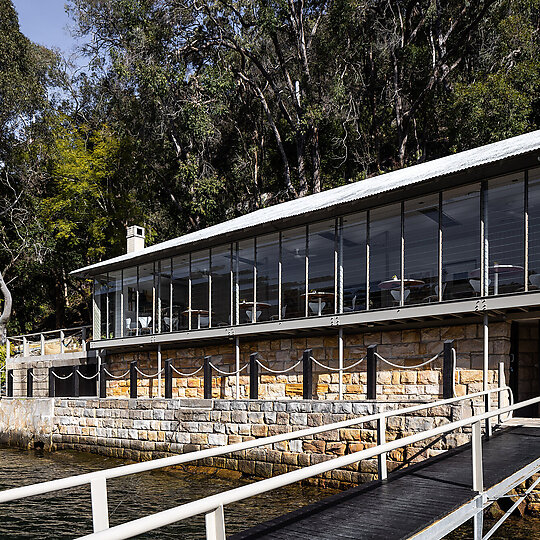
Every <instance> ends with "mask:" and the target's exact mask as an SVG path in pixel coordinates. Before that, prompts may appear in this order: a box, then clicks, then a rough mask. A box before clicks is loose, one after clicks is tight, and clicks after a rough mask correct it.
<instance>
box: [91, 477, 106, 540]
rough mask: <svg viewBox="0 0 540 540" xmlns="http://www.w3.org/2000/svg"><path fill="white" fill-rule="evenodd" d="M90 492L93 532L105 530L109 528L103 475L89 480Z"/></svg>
mask: <svg viewBox="0 0 540 540" xmlns="http://www.w3.org/2000/svg"><path fill="white" fill-rule="evenodd" d="M90 492H91V497H92V524H93V527H94V532H95V533H97V532H101V531H105V530H107V529H108V528H109V507H108V505H107V480H106V479H105V478H103V477H101V478H94V479H93V480H92V481H91V482H90Z"/></svg>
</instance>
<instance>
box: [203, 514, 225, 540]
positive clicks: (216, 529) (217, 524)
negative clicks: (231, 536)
mask: <svg viewBox="0 0 540 540" xmlns="http://www.w3.org/2000/svg"><path fill="white" fill-rule="evenodd" d="M204 521H205V523H206V540H225V538H226V537H225V516H224V514H223V506H218V507H217V508H216V509H215V510H214V511H213V512H209V513H208V514H205V516H204Z"/></svg>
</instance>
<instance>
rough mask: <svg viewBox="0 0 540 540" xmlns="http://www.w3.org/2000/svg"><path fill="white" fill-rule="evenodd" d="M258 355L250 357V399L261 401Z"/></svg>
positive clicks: (254, 354) (253, 354)
mask: <svg viewBox="0 0 540 540" xmlns="http://www.w3.org/2000/svg"><path fill="white" fill-rule="evenodd" d="M257 355H258V353H256V352H255V353H251V354H250V355H249V399H259V364H257Z"/></svg>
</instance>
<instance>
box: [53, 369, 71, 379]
mask: <svg viewBox="0 0 540 540" xmlns="http://www.w3.org/2000/svg"><path fill="white" fill-rule="evenodd" d="M51 373H52V375H53V377H56V378H57V379H60V380H61V381H65V380H67V379H69V378H70V377H71V376H72V375H73V371H72V372H71V373H70V374H69V375H66V376H65V377H62V376H61V375H57V374H56V373H55V372H54V371H51Z"/></svg>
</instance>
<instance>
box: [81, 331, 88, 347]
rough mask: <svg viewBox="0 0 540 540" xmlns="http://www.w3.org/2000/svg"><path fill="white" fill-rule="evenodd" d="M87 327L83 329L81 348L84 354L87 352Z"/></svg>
mask: <svg viewBox="0 0 540 540" xmlns="http://www.w3.org/2000/svg"><path fill="white" fill-rule="evenodd" d="M86 337H87V336H86V326H83V327H82V328H81V347H82V350H83V352H86Z"/></svg>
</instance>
